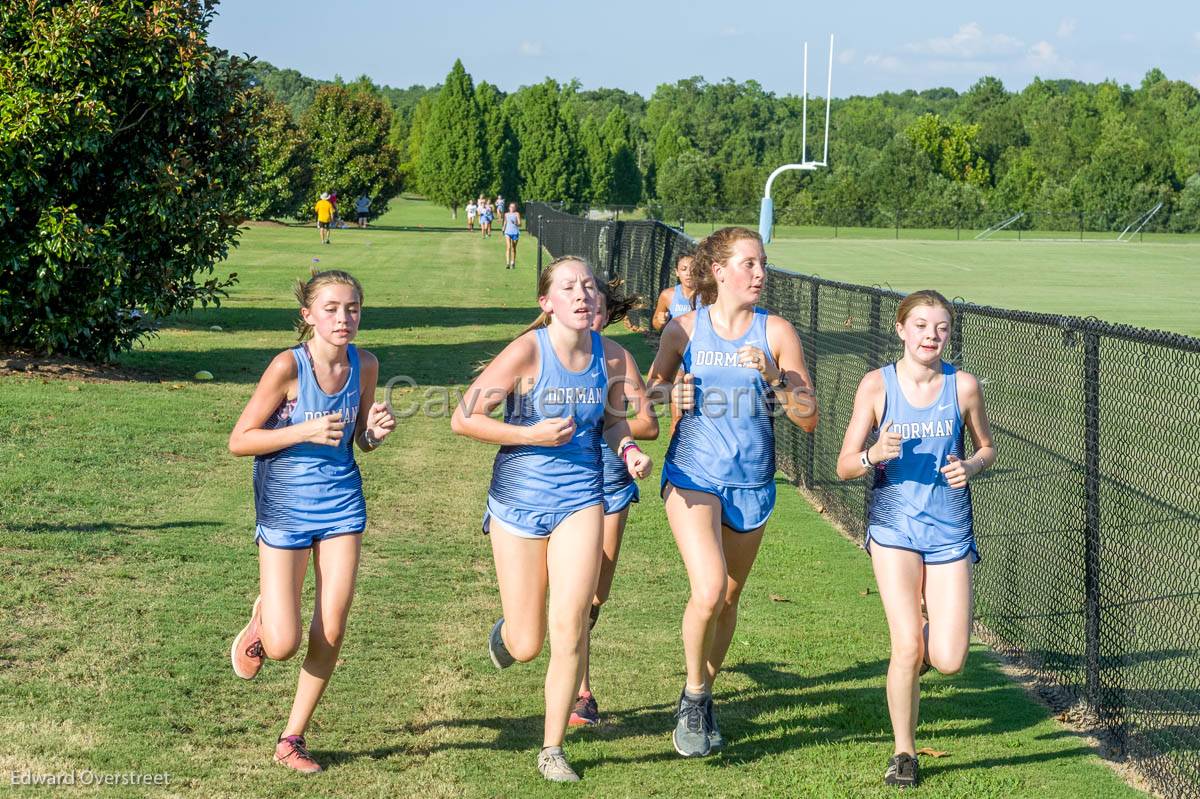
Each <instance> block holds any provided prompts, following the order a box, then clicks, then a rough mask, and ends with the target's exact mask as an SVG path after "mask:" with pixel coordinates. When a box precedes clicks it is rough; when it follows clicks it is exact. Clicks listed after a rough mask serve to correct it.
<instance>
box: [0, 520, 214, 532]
mask: <svg viewBox="0 0 1200 799" xmlns="http://www.w3.org/2000/svg"><path fill="white" fill-rule="evenodd" d="M220 526H221V522H216V521H207V520H197V521H177V522H163V523H162V524H125V523H122V522H89V523H86V524H48V523H45V522H36V523H33V524H9V525H6V526H5V527H4V528H2V529H0V532H4V533H24V534H32V535H42V534H47V533H116V534H118V535H122V534H126V533H138V532H146V531H148V530H190V529H193V528H196V527H220Z"/></svg>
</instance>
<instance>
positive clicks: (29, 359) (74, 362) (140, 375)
mask: <svg viewBox="0 0 1200 799" xmlns="http://www.w3.org/2000/svg"><path fill="white" fill-rule="evenodd" d="M13 376H21V377H40V378H44V379H47V380H76V381H81V382H84V383H130V382H135V383H158V382H160V381H161V378H160V376H159V375H155V374H151V373H150V372H146V371H142V370H140V369H131V368H129V367H128V366H116V365H114V364H107V363H92V362H90V361H84V360H81V359H78V358H67V357H63V356H58V355H54V356H38V355H33V354H30V353H27V352H0V378H4V377H13Z"/></svg>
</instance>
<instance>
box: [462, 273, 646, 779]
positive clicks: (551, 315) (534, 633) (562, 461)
mask: <svg viewBox="0 0 1200 799" xmlns="http://www.w3.org/2000/svg"><path fill="white" fill-rule="evenodd" d="M596 294H597V286H596V278H595V275H594V274H593V273H592V270H591V268H590V267H589V266H588V265H587V264H586V263H585V262H584V261H583V260H581V259H579V258H576V257H566V258H560V259H558V260H556V261H554V262H553V263H551V264H550V266H549V267H548V268H546V269H545V270H544V271H543V272H542V274H541V275H540V276H539V278H538V305H539V306H540V307H541V310H542V314H541V316H539V317H538V319H537V321H535V322H534V323H533V324H532V325H530V326H529V328H527V329H526V331H525V332H524V333H522V334H521V335H520V336H518V337H517V339H516V340H515V341H513V342H512V343H511V344H509V345H508V346H507V347H505V348H504V350H503V351H502V352H501V353H500V354H499V355H497V356H496V358H495V360H493V361H492V362H491V363H490V364H488V365H487V366H486V367H485V368H484V370H483V371H482V372H481V373H480V375H479V377H477V378H476V379H475V382H474V383H472V384H471V387H470V388H469V389H468V390H467V392H466V394H465V395H464V396H463V400H462V402H461V403H460V404H459V406H458V408H457V409H456V410H455V412H454V416H453V419H452V420H451V426H452V428H453V430H454V432H455V433H458V434H459V435H465V436H469V437H471V438H474V439H476V440H478V441H484V442H487V443H489V444H498V445H500V451H499V452H498V453H497V454H496V460H495V463H494V464H493V467H492V483H491V487H490V488H489V489H488V497H487V509H486V511H485V513H484V517H483V529H484V531H485V532H489V533H490V534H491V535H490V538H491V543H492V555H493V557H494V559H495V563H496V580H497V583H498V584H499V587H500V604H501V607H502V608H503V615H502V616H501V617H500V620H499V621H497V622H496V624H495V625H494V626H493V627H492V632H491V635H490V637H489V641H488V650H489V654H490V655H491V658H492V662H493V663H494V664H495V665H496V666H497V668H507V667H508V666H511V665H512V664H513V663H514V662H516V661H520V662H528V661H530V660H533V659H534V658H535V657H537V655H538V653H539V652H540V651H541V649H542V644H543V642H544V639H545V637H546V631H547V627H548V628H549V632H550V663H549V666H548V667H547V670H546V683H545V698H546V718H545V724H544V726H543V733H542V749H541V751H540V752H539V753H538V757H537V766H538V770H539V771H540V772H541V773H542V776H543V777H545V778H546V779H547V780H550V781H553V782H575V781H577V780H578V779H579V776H578V774H576V773H575V771H574V770H573V769H572V768H571V766H570V764H569V763H568V762H567V759H566V757H565V755H564V753H563V749H562V743H563V737H564V735H565V732H566V728H567V719H568V717H569V716H570V714H571V705H572V703H573V701H574V700H575V697H576V688H577V687H578V686H579V681H580V677H581V675H582V670H583V653H584V651H585V647H586V639H587V625H588V612H589V610H590V608H591V607H592V598H593V596H594V595H595V592H596V581H597V578H598V575H599V573H600V564H601V559H602V556H603V546H604V483H603V469H602V456H601V443H600V442H601V438H603V439H604V440H605V441H606V442H607V443H608V445H609V446H610V447H611V448H612V449H613V451H614V452H616V453H617V457H618V458H619V459H620V460H621V461H622V462H623V463H624V465H625V468H626V470H627V471H628V472H629V474H630V475H631V476H632V477H634V478H636V479H640V478H642V477H645V476H646V475H647V474H648V473H649V472H650V458H649V457H648V456H647V455H645V454H644V453H643V452H642V451H641V449H640V448H639V447H638V446H637V444H636V443H634V440H633V437H632V436H631V435H630V429H629V424H628V423H627V422H626V420H625V415H624V414H623V413H619V412H618V411H617V410H616V409H618V408H624V407H625V405H624V403H625V391H624V388H623V384H624V383H625V382H626V381H627V380H629V379H630V378H631V377H632V375H630V374H629V367H628V366H627V361H626V357H625V351H624V350H623V349H622V348H621V347H619V346H618V345H616V344H615V343H613V342H611V341H608V340H607V339H605V338H603V337H601V336H600V334H599V333H596V332H594V331H593V330H592V320H593V318H594V316H595V313H596ZM502 402H503V403H504V419H503V420H500V419H494V418H492V416H491V414H492V411H494V410H495V409H496V408H498V407H499V406H500V403H502ZM547 592H549V596H550V609H549V614H548V615H547V611H546V595H547Z"/></svg>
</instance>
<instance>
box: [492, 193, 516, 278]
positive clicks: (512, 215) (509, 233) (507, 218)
mask: <svg viewBox="0 0 1200 799" xmlns="http://www.w3.org/2000/svg"><path fill="white" fill-rule="evenodd" d="M497 212H498V213H501V214H504V264H505V266H504V268H505V269H516V268H517V240H518V239H519V238H521V214H520V212H519V211H517V204H516V203H509V204H508V211H507V212H505V210H504V209H503V208H500V209H498V211H497Z"/></svg>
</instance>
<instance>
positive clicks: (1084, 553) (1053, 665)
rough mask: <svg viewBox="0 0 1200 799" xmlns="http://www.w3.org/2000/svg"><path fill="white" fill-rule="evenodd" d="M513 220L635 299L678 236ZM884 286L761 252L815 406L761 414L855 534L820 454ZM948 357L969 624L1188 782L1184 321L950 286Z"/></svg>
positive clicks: (1192, 354)
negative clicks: (980, 445)
mask: <svg viewBox="0 0 1200 799" xmlns="http://www.w3.org/2000/svg"><path fill="white" fill-rule="evenodd" d="M527 218H528V220H529V226H530V229H531V230H532V231H533V232H534V233H535V234H536V235H537V236H538V239H539V242H540V244H541V248H544V249H545V251H546V252H548V253H550V255H551V256H554V257H557V256H559V255H564V254H574V255H581V256H583V257H585V258H587V259H588V260H589V261H590V262H591V263H592V264H593V266H594V267H595V268H596V269H597V271H598V272H601V273H603V274H605V275H606V276H607V277H608V278H609V279H612V278H621V279H623V280H624V281H625V287H626V288H627V289H628V290H630V291H635V292H637V293H639V294H641V295H642V296H644V297H646V298H647V299H648V300H652V299H653V298H654V297H656V295H657V293H658V292H659V291H660V290H661V289H663V288H665V287H667V286H668V285H670V283H671V282H672V280H673V277H672V267H673V265H674V256H675V255H676V254H677V253H678V252H680V251H682V250H683V249H684V248H687V247H689V246H690V245H691V240H690V239H689V238H688V237H687V236H685V235H684V234H683V233H682V232H680V231H679V230H677V229H674V228H671V227H668V226H666V225H664V224H662V223H660V222H655V221H616V220H608V221H605V220H595V219H582V218H580V217H577V216H572V215H569V214H566V213H564V212H562V211H561V210H558V209H556V208H553V207H551V206H548V205H543V204H531V205H530V206H529V208H528V210H527ZM540 257H541V255H540V251H539V259H540ZM539 268H540V263H539ZM902 297H903V295H902V294H899V293H896V292H892V291H886V290H881V289H878V288H871V287H866V286H858V285H852V284H846V283H838V282H835V281H831V280H823V279H818V278H814V277H810V276H807V275H801V274H797V273H793V272H788V271H786V270H784V269H780V268H778V267H775V266H772V267H771V268H770V274H769V278H768V281H767V290H766V292H765V295H764V302H763V304H764V306H765V307H767V308H769V309H770V310H772V311H773V312H775V313H778V314H780V315H781V316H783V317H785V318H787V319H788V320H790V321H791V322H792V324H793V325H795V327H796V330H797V331H798V332H799V334H800V337H801V339H802V340H803V342H804V349H805V354H806V358H807V360H808V365H809V368H810V370H811V372H812V377H813V381H814V383H815V387H816V392H817V397H818V400H819V402H820V407H821V423H820V426H819V427H818V429H817V431H816V433H815V434H813V435H807V434H805V433H803V432H802V431H801V430H799V428H797V427H795V426H794V425H793V424H791V423H790V422H789V421H788V420H787V419H786V418H781V419H780V420H778V421H777V423H776V447H777V458H778V463H779V468H780V470H781V471H783V472H784V473H785V474H786V475H787V476H788V477H789V478H790V479H791V480H792V481H793V482H794V483H795V484H796V485H798V486H800V487H802V488H803V489H805V491H806V492H807V493H808V495H809V497H810V498H812V500H813V501H814V502H816V503H818V504H819V505H820V506H822V507H823V509H824V511H825V513H826V514H827V515H828V516H830V517H831V518H832V519H833V520H834V521H835V522H836V523H838V524H839V525H840V526H841V527H842V528H843V529H845V530H847V531H849V532H850V533H851V534H852V535H854V536H856V537H857V538H858V539H859V541H860V542H861V540H862V536H863V534H864V532H865V513H866V506H867V500H868V494H867V492H868V488H867V483H866V481H865V480H854V481H846V482H843V481H840V480H838V478H837V475H836V462H837V455H838V452H839V450H840V448H841V439H842V434H843V432H844V431H845V428H846V424H847V422H848V421H849V418H850V412H851V409H852V407H853V403H854V394H855V390H856V388H857V387H858V383H859V380H860V379H861V378H862V376H863V375H864V374H865V373H866V372H867V371H869V370H871V369H875V368H878V367H880V366H882V365H883V364H885V363H887V362H889V361H893V360H895V359H897V358H898V357H899V356H900V354H901V347H900V343H899V340H898V339H897V338H896V336H895V334H894V332H893V331H894V321H895V314H896V308H897V305H898V303H899V301H900V299H901V298H902ZM648 317H649V310H648V309H645V308H643V309H642V310H640V311H638V312H636V313H635V314H633V315H632V321H633V323H634V324H635V325H636V326H638V327H642V328H647V327H648V326H649V325H648ZM947 357H948V358H949V359H950V360H952V361H953V362H954V363H955V364H957V365H958V366H960V367H961V368H963V369H965V370H966V371H968V372H970V373H972V374H974V375H975V376H976V377H978V378H979V380H980V382H981V383H982V385H983V386H984V393H985V396H986V399H987V407H988V414H989V417H990V419H991V422H992V432H993V436H994V440H995V445H996V449H997V452H998V454H999V457H998V461H997V464H996V466H995V467H993V468H992V469H990V470H989V471H987V472H985V473H984V474H982V475H980V476H979V477H977V478H976V479H975V480H974V481H973V482H972V497H973V500H974V518H975V530H976V536H977V538H978V543H979V548H980V552H981V554H982V556H983V561H982V562H981V563H980V564H979V567H978V569H977V571H976V619H977V625H976V632H977V633H978V635H979V636H980V637H981V638H982V639H983V640H985V641H986V642H987V643H988V644H989V645H991V646H992V647H993V648H995V649H996V650H998V651H1000V652H1003V653H1005V654H1008V655H1012V656H1014V657H1017V658H1019V659H1020V662H1021V663H1022V664H1023V665H1024V666H1026V667H1027V668H1029V669H1030V670H1032V673H1033V674H1034V676H1035V679H1036V680H1037V681H1038V682H1039V683H1040V684H1041V685H1042V686H1044V687H1048V688H1051V689H1053V691H1054V692H1055V694H1056V696H1057V697H1058V699H1059V700H1060V701H1061V700H1065V703H1067V704H1075V705H1076V706H1077V708H1078V709H1079V710H1081V711H1082V714H1081V716H1082V718H1083V719H1084V720H1085V721H1087V722H1088V723H1090V724H1093V725H1095V727H1096V729H1098V730H1099V731H1100V732H1102V733H1103V734H1104V736H1105V738H1106V739H1107V741H1108V743H1109V746H1110V748H1111V749H1112V750H1113V751H1114V753H1115V754H1116V755H1117V756H1118V757H1122V758H1125V759H1127V760H1128V761H1130V762H1131V763H1132V764H1133V765H1134V766H1136V767H1137V768H1138V770H1139V771H1140V772H1141V773H1142V774H1143V775H1144V777H1145V778H1146V779H1147V780H1148V781H1149V782H1150V783H1151V784H1153V785H1154V786H1155V787H1157V788H1158V789H1160V790H1162V791H1163V792H1165V793H1167V794H1168V795H1171V796H1185V797H1200V490H1198V489H1197V476H1198V475H1200V445H1198V444H1197V421H1198V420H1200V339H1195V338H1189V337H1186V336H1181V335H1177V334H1172V333H1163V332H1158V331H1152V330H1145V329H1140V328H1132V327H1128V326H1122V325H1113V324H1108V323H1105V322H1100V321H1096V320H1093V319H1080V318H1076V317H1067V316H1053V315H1048V314H1038V313H1029V312H1024V311H1012V310H1004V309H999V308H990V307H984V306H977V305H971V304H960V305H958V318H957V320H956V324H955V326H954V329H953V333H952V337H951V343H950V347H949V348H948V351H947Z"/></svg>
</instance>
